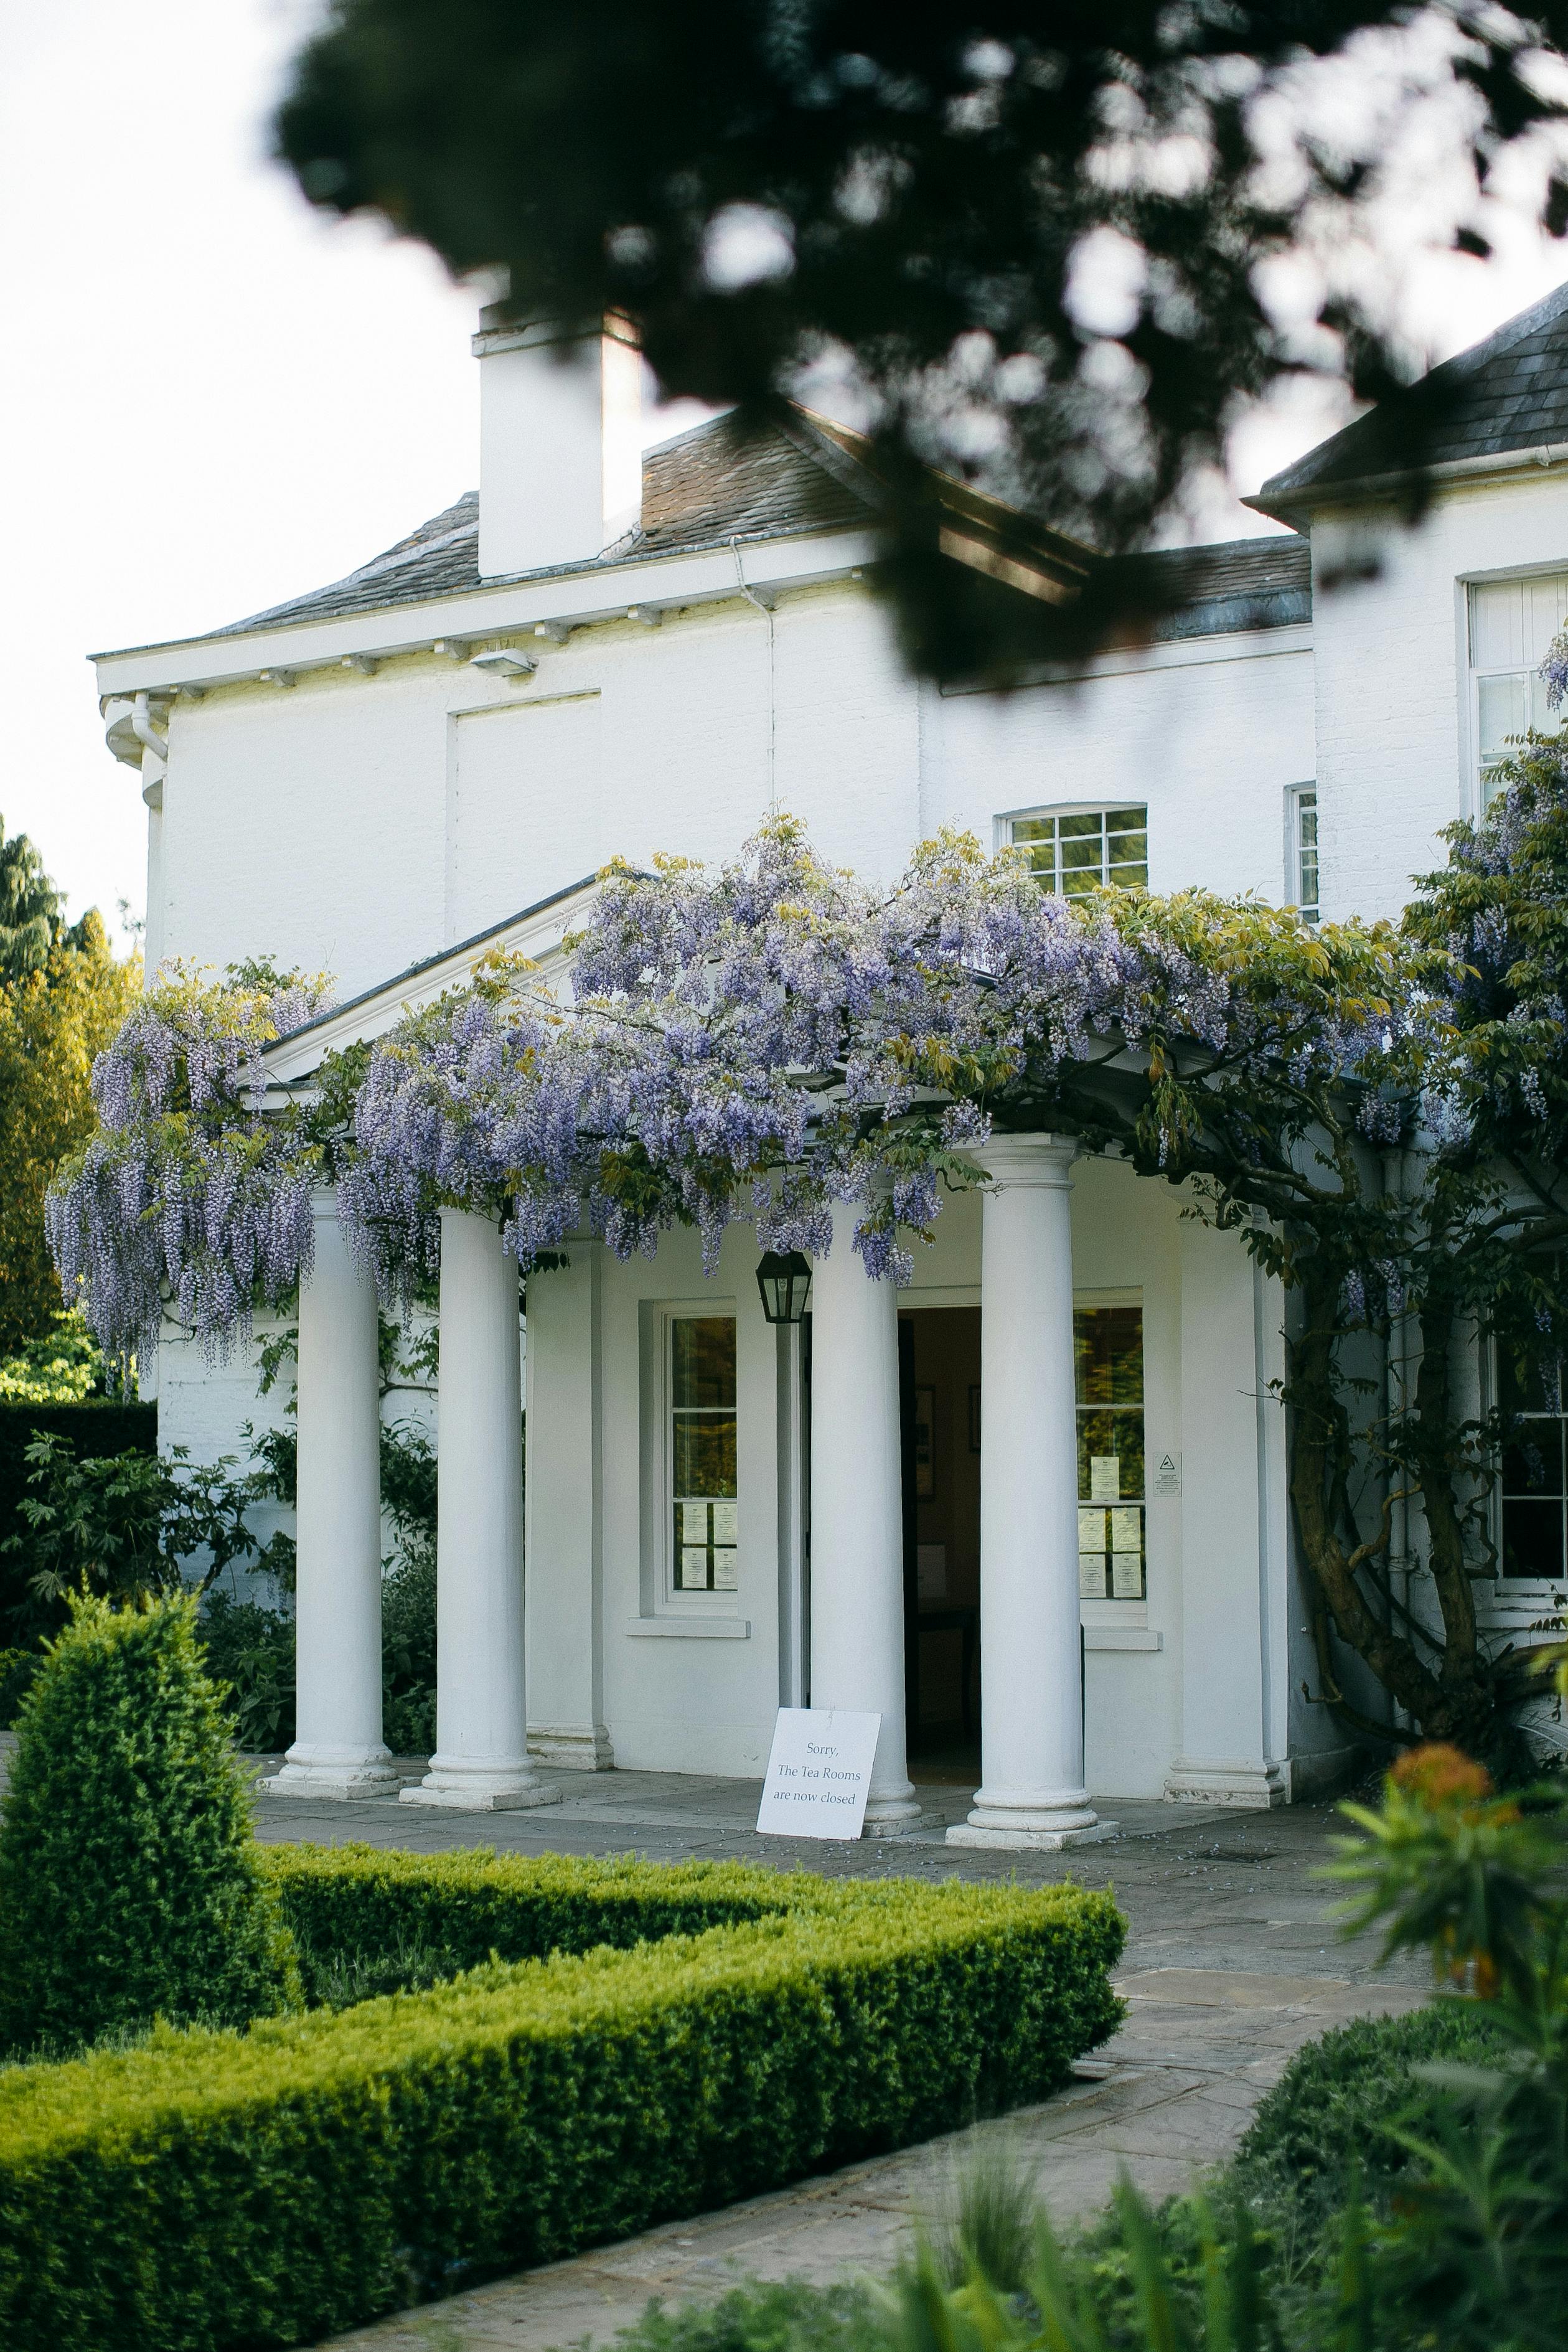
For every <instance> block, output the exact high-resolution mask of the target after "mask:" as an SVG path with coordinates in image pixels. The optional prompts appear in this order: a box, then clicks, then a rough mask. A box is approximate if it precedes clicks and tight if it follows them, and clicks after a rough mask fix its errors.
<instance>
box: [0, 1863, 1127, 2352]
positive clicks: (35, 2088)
mask: <svg viewBox="0 0 1568 2352" xmlns="http://www.w3.org/2000/svg"><path fill="white" fill-rule="evenodd" d="M269 1866H270V1867H271V1868H272V1869H273V1870H274V1871H275V1872H276V1874H277V1878H278V1880H279V1882H280V1884H281V1885H282V1887H283V1890H284V1899H285V1901H286V1903H287V1904H288V1906H289V1907H290V1908H291V1910H292V1911H293V1912H294V1915H295V1916H296V1917H297V1918H303V1916H304V1915H305V1911H306V1909H307V1907H309V1908H310V1910H311V1914H312V1916H313V1917H314V1918H315V1920H316V1921H317V1923H318V1930H319V1929H320V1923H322V1922H325V1921H329V1920H331V1921H336V1922H337V1923H338V1925H337V1927H336V1928H335V1929H334V1931H333V1932H334V1934H339V1935H340V1934H342V1933H343V1932H344V1930H345V1929H346V1928H348V1929H351V1930H352V1931H353V1939H354V1941H355V1942H357V1941H358V1937H359V1930H360V1927H361V1925H362V1923H363V1922H365V1921H366V1920H367V1919H369V1918H371V1917H372V1916H389V1915H388V1914H387V1913H385V1912H384V1911H382V1912H378V1911H377V1909H376V1906H382V1905H386V1904H388V1903H390V1902H392V1899H393V1896H394V1895H397V1896H400V1897H401V1901H400V1902H399V1903H398V1904H397V1906H396V1916H398V1919H399V1924H400V1927H402V1928H403V1929H405V1930H406V1928H407V1927H408V1926H409V1910H408V1908H407V1907H404V1906H412V1907H417V1906H420V1905H422V1904H423V1906H425V1908H426V1910H427V1912H428V1913H430V1914H431V1915H433V1916H434V1914H435V1913H437V1912H444V1914H445V1916H448V1918H453V1917H456V1918H458V1919H461V1920H464V1921H465V1922H466V1925H465V1927H464V1928H463V1932H464V1933H466V1934H470V1935H472V1936H475V1937H477V1936H478V1935H480V1934H481V1933H482V1932H484V1929H483V1928H482V1927H481V1925H480V1922H481V1920H484V1919H488V1920H489V1921H490V1922H491V1923H492V1924H493V1925H498V1926H499V1927H500V1929H501V1941H516V1940H517V1939H531V1940H532V1942H533V1944H534V1945H535V1946H536V1948H537V1946H538V1943H539V1942H540V1940H541V1939H542V1938H544V1937H547V1936H549V1937H555V1938H556V1941H557V1943H558V1946H559V1947H561V1948H558V1949H556V1950H555V1951H554V1952H553V1954H552V1956H551V1957H549V1958H522V1959H517V1960H513V1961H510V1962H507V1961H495V1962H490V1963H487V1964H486V1966H484V1967H482V1968H480V1969H476V1970H475V1971H474V1972H472V1973H471V1974H469V1975H466V1976H465V1977H463V1978H460V1979H457V1980H456V1981H455V1982H453V1983H450V1984H444V1985H441V1986H437V1987H436V1988H435V1989H434V1990H432V1991H429V1992H423V1993H402V1994H395V1995H392V1997H390V1998H388V1999H384V2000H373V2001H367V2002H364V2003H362V2004H361V2006H359V2007H358V2008H354V2009H350V2010H346V2011H341V2012H340V2013H337V2014H333V2013H329V2012H324V2011H316V2012H314V2013H312V2014H310V2015H308V2016H303V2017H298V2016H297V2017H293V2018H287V2019H271V2020H267V2021H262V2022H260V2023H258V2024H256V2025H255V2026H253V2027H252V2028H251V2029H250V2031H249V2032H248V2033H245V2034H238V2033H226V2034H225V2033H213V2032H183V2033H174V2032H162V2031H161V2032H159V2033H158V2034H156V2035H155V2036H154V2038H153V2040H152V2042H151V2043H150V2044H148V2045H147V2046H145V2047H142V2048H139V2049H136V2050H132V2051H129V2052H123V2053H116V2052H107V2051H106V2052H99V2053H93V2054H90V2055H89V2056H88V2057H86V2058H83V2059H80V2060H78V2061H75V2062H73V2063H68V2064H62V2065H46V2066H28V2067H18V2068H16V2069H14V2070H12V2071H10V2072H8V2073H5V2074H0V2343H4V2344H5V2347H7V2352H88V2347H92V2352H99V2347H106V2346H110V2345H112V2346H113V2347H116V2352H240V2347H262V2346H283V2345H292V2344H297V2343H299V2342H301V2341H310V2340H313V2339H314V2338H315V2337H317V2336H321V2335H325V2334H329V2333H330V2332H332V2331H333V2330H335V2329H340V2328H345V2327H349V2326H352V2325H354V2324H355V2323H357V2322H361V2321H363V2320H366V2319H369V2318H371V2317H373V2316H375V2315H377V2314H379V2313H382V2312H386V2311H390V2310H393V2309H396V2308H399V2307H401V2306H402V2305H407V2304H409V2303H411V2302H413V2301H417V2300H420V2299H422V2298H423V2296H425V2295H428V2294H431V2293H434V2292H439V2291H440V2290H441V2289H442V2288H443V2287H444V2286H450V2285H452V2284H457V2283H459V2281H460V2280H461V2279H463V2278H464V2277H465V2276H471V2275H472V2274H473V2273H475V2272H476V2271H484V2270H490V2271H494V2270H500V2269H507V2268H512V2267H516V2266H517V2265H519V2264H523V2263H539V2262H550V2261H555V2260H558V2259H559V2258H560V2257H561V2256H563V2255H566V2254H569V2253H571V2252H575V2251H577V2250H578V2249H580V2248H581V2247H584V2246H588V2245H592V2244H594V2243H601V2242H605V2241H607V2240H612V2239H615V2238H620V2237H624V2236H626V2235H627V2234H629V2233H630V2232H632V2231H637V2230H641V2229H645V2228H647V2227H648V2226H650V2225H651V2224H652V2223H653V2222H655V2221H662V2220H667V2219H672V2218H674V2217H676V2216H679V2215H682V2214H688V2213H695V2212H700V2211H703V2210H708V2209H710V2208H712V2207H715V2206H718V2205H723V2204H726V2203H729V2202H731V2201H733V2200H735V2199H737V2198H740V2197H746V2196H751V2195H755V2194H757V2193H758V2191H760V2190H762V2189H769V2188H773V2187H777V2186H779V2184H781V2183H782V2182H784V2181H787V2180H789V2179H794V2178H796V2177H798V2176H799V2175H800V2174H801V2173H804V2172H808V2171H811V2170H814V2169H820V2168H823V2167H828V2166H832V2165H837V2164H842V2163H846V2162H849V2161H851V2160H852V2159H854V2158H857V2157H861V2156H863V2155H866V2154H869V2153H872V2152H873V2151H875V2150H878V2149H882V2148H889V2147H900V2146H904V2145H906V2144H908V2143H909V2142H911V2141H915V2140H918V2139H923V2138H926V2137H930V2136H931V2135H932V2134H933V2133H936V2132H940V2131H946V2130H951V2129H954V2128H956V2127H958V2126H962V2125H964V2124H966V2123H967V2122H969V2121H970V2120H971V2119H972V2118H973V2116H976V2115H977V2114H985V2113H988V2112H996V2111H998V2110H999V2109H1002V2108H1005V2107H1009V2106H1015V2105H1021V2104H1023V2103H1025V2102H1027V2101H1030V2100H1033V2099H1039V2098H1041V2097H1043V2096H1044V2095H1046V2094H1047V2093H1049V2092H1050V2091H1051V2090H1052V2089H1054V2088H1055V2087H1056V2086H1057V2085H1058V2084H1060V2083H1061V2081H1062V2080H1063V2078H1064V2077H1065V2075H1066V2074H1067V2071H1068V2068H1069V2066H1070V2065H1071V2061H1072V2060H1073V2058H1074V2057H1076V2056H1078V2055H1079V2054H1080V2053H1082V2051H1084V2050H1087V2049H1090V2048H1092V2047H1093V2046H1094V2044H1095V2043H1097V2042H1102V2041H1103V2040H1104V2038H1105V2037H1106V2035H1107V2034H1109V2033H1110V2032H1113V2029H1114V2027H1115V2025H1116V2023H1117V2021H1118V2019H1119V2017H1120V2015H1121V2013H1122V2004H1121V2002H1120V2001H1119V2000H1117V1999H1116V1997H1115V1995H1114V1994H1113V1992H1112V1990H1111V1989H1110V1986H1109V1983H1108V1980H1107V1971H1108V1969H1110V1967H1111V1966H1112V1964H1113V1962H1114V1960H1115V1958H1116V1956H1117V1954H1118V1952H1119V1951H1120V1949H1121V1945H1122V1937H1123V1922H1122V1920H1121V1918H1120V1916H1119V1915H1118V1913H1117V1912H1116V1910H1115V1907H1114V1906H1113V1903H1112V1901H1111V1899H1110V1897H1109V1896H1108V1895H1095V1894H1089V1893H1085V1892H1083V1891H1082V1890H1080V1889H1077V1888H1073V1887H1071V1886H1067V1887H1051V1888H1045V1889H1041V1890H1026V1889H1023V1888H1019V1887H1012V1886H1004V1887H995V1886H992V1887H977V1886H971V1885H962V1884H960V1883H957V1882H951V1883H949V1884H947V1885H941V1886H928V1885H912V1884H910V1883H909V1882H908V1881H900V1880H893V1881H884V1882H882V1883H877V1884H871V1883H864V1882H861V1883H856V1882H853V1881H849V1882H841V1883H839V1884H837V1885H832V1884H827V1883H824V1882H822V1881H821V1880H813V1879H810V1878H805V1877H801V1876H797V1877H789V1878H785V1877H778V1876H775V1875H774V1874H771V1873H768V1872H766V1871H761V1870H754V1869H747V1868H745V1867H744V1866H741V1865H725V1864H718V1865H703V1864H687V1865H678V1866H676V1867H674V1868H661V1866H660V1865H657V1864H639V1863H629V1864H628V1863H618V1864H596V1863H582V1862H575V1861H570V1860H565V1859H549V1860H546V1861H538V1862H535V1861H528V1860H522V1859H520V1858H519V1859H517V1860H516V1861H513V1860H506V1861H497V1860H495V1859H493V1858H491V1857H488V1856H476V1855H453V1856H445V1855H442V1856H434V1857H430V1858H428V1859H426V1858H424V1857H422V1856H412V1855H381V1854H377V1855H374V1856H369V1855H367V1854H365V1853H364V1852H363V1850H361V1851H360V1852H358V1853H356V1852H353V1851H352V1850H350V1851H349V1852H347V1853H341V1852H340V1853H338V1854H336V1855H334V1854H331V1853H321V1852H319V1851H318V1852H316V1853H311V1852H310V1851H309V1850H304V1851H297V1852H296V1853H292V1854H291V1853H287V1852H286V1851H285V1852H280V1851H279V1850H277V1849H274V1850H273V1853H272V1854H271V1856H270V1857H269ZM596 1881H597V1882H598V1883H599V1885H601V1888H602V1900H601V1901H599V1902H597V1903H596V1902H595V1900H594V1895H593V1888H594V1885H595V1882H596ZM685 1908H689V1909H690V1910H691V1911H692V1912H693V1913H696V1914H700V1913H701V1912H702V1911H703V1910H704V1909H705V1908H707V1909H708V1910H710V1911H711V1910H713V1909H719V1910H723V1911H727V1912H728V1914H729V1918H728V1920H727V1923H725V1924H714V1925H704V1926H703V1927H702V1930H701V1932H699V1933H695V1934H689V1933H688V1934H672V1933H668V1932H664V1933H660V1934H659V1937H658V1940H655V1941H646V1942H641V1943H635V1944H632V1948H619V1949H618V1948H614V1946H613V1944H611V1943H608V1942H607V1935H606V1931H607V1930H608V1931H609V1934H610V1935H611V1936H613V1937H619V1938H624V1939H628V1940H629V1938H630V1936H631V1931H632V1927H633V1925H634V1922H635V1920H636V1919H637V1918H638V1917H639V1916H641V1918H642V1919H643V1921H645V1922H649V1923H656V1922H659V1921H662V1920H664V1919H665V1918H668V1917H670V1916H684V1911H685ZM737 1909H738V1910H742V1911H744V1910H747V1909H749V1910H750V1916H740V1917H737V1916H735V1915H736V1912H737ZM695 1924H697V1923H696V1921H695V1919H694V1925H695ZM655 1932H657V1930H655ZM573 1946H575V1948H570V1947H573ZM585 1947H587V1948H585ZM344 1948H348V1946H347V1944H345V1946H344Z"/></svg>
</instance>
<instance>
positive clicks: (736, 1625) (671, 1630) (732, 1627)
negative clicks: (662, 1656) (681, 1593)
mask: <svg viewBox="0 0 1568 2352" xmlns="http://www.w3.org/2000/svg"><path fill="white" fill-rule="evenodd" d="M624 1630H625V1631H626V1632H627V1633H635V1634H641V1635H643V1638H644V1639H645V1638H646V1637H647V1636H648V1635H649V1634H652V1635H653V1636H654V1637H655V1639H659V1638H662V1639H664V1641H674V1642H749V1641H750V1639H751V1620H750V1618H749V1617H718V1616H713V1615H709V1616H702V1617H699V1616H696V1615H693V1616H690V1617H628V1618H627V1620H626V1624H625V1629H624Z"/></svg>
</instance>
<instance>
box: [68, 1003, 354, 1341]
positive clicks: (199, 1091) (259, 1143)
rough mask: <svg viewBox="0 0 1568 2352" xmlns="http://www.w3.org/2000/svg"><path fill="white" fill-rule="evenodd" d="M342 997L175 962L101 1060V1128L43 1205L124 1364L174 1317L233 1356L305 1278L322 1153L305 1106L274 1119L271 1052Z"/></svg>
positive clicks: (71, 1285) (100, 1328) (101, 1331)
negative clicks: (242, 980)
mask: <svg viewBox="0 0 1568 2352" xmlns="http://www.w3.org/2000/svg"><path fill="white" fill-rule="evenodd" d="M329 1001H330V989H329V983H328V982H326V981H325V980H315V981H307V980H303V979H301V978H299V977H298V976H297V975H296V976H291V977H290V978H289V979H287V981H285V982H283V983H282V984H281V985H278V986H267V987H263V988H256V987H247V986H244V985H226V984H214V983H213V982H209V981H207V980H206V979H204V976H203V975H202V974H200V973H199V972H195V971H189V970H186V969H183V968H176V969H175V970H174V971H172V973H170V974H169V976H168V977H166V978H161V979H159V980H158V981H157V982H154V984H153V985H152V987H151V988H150V989H149V990H148V991H147V992H146V994H145V995H144V996H143V997H142V998H141V1001H140V1002H139V1003H138V1004H137V1005H136V1007H135V1009H134V1010H133V1011H132V1013H131V1014H130V1016H129V1017H128V1019H127V1020H126V1022H125V1023H124V1024H123V1026H122V1027H121V1029H120V1034H119V1035H118V1036H117V1037H116V1039H115V1041H114V1043H113V1045H110V1047H109V1048H108V1049H107V1050H106V1051H105V1052H104V1053H102V1054H100V1055H99V1057H98V1060H97V1062H96V1063H95V1064H94V1066H93V1074H92V1089H93V1099H94V1102H95V1104H96V1106H97V1109H98V1115H99V1127H98V1129H97V1131H96V1132H95V1133H94V1135H93V1136H92V1138H91V1139H90V1140H89V1142H88V1144H87V1145H86V1147H85V1149H84V1150H82V1151H80V1152H78V1154H77V1155H76V1156H75V1158H74V1159H72V1160H68V1161H67V1162H66V1164H65V1166H64V1167H63V1168H62V1169H61V1170H60V1171H59V1173H58V1175H57V1177H56V1179H55V1181H54V1183H53V1184H52V1185H51V1187H50V1189H49V1192H48V1196H47V1202H46V1204H45V1220H46V1227H47V1235H48V1242H49V1247H50V1250H51V1252H52V1253H53V1255H54V1260H55V1265H56V1267H57V1271H58V1274H59V1277H60V1284H61V1287H62V1289H63V1290H64V1293H65V1296H66V1298H67V1299H68V1301H75V1300H77V1299H78V1298H79V1299H80V1301H81V1304H82V1306H83V1307H84V1309H85V1311H86V1314H87V1317H88V1319H89V1322H90V1324H91V1326H92V1328H93V1330H94V1331H95V1332H96V1334H97V1336H98V1338H99V1341H100V1343H101V1344H102V1346H103V1347H104V1348H105V1349H107V1350H109V1351H110V1352H111V1353H113V1354H116V1355H119V1356H121V1357H127V1356H130V1355H131V1354H133V1353H134V1352H135V1351H136V1350H137V1349H143V1348H145V1347H147V1346H148V1345H150V1344H151V1343H152V1341H153V1340H155V1339H156V1338H157V1336H158V1332H159V1329H160V1327H161V1325H162V1320H163V1318H164V1317H165V1316H168V1317H170V1318H172V1319H173V1320H174V1321H175V1322H176V1323H178V1324H180V1325H182V1326H183V1328H185V1329H186V1330H188V1331H189V1332H191V1333H192V1334H193V1335H194V1336H195V1337H196V1338H197V1339H200V1340H201V1341H202V1343H203V1345H204V1347H205V1348H206V1349H208V1350H209V1352H213V1353H217V1354H223V1353H225V1352H226V1350H227V1349H229V1347H230V1346H231V1345H232V1344H233V1342H234V1340H235V1338H236V1337H243V1336H246V1335H248V1333H249V1330H250V1326H251V1318H252V1317H253V1315H254V1314H255V1312H256V1309H257V1308H258V1307H279V1306H281V1305H283V1304H284V1303H285V1302H286V1301H287V1297H288V1296H289V1294H290V1293H291V1292H292V1291H293V1289H294V1287H295V1286H296V1285H297V1284H298V1281H299V1279H300V1276H301V1275H302V1274H304V1273H306V1272H308V1268H309V1265H310V1258H311V1244H312V1227H311V1218H310V1191H311V1187H312V1184H313V1183H316V1182H319V1181H320V1177H321V1171H322V1158H323V1154H322V1146H321V1144H320V1142H319V1139H318V1138H317V1137H316V1136H315V1135H314V1134H313V1132H312V1130H311V1126H310V1122H309V1120H308V1118H307V1117H306V1116H304V1115H302V1114H301V1113H300V1112H299V1111H298V1109H295V1108H281V1109H271V1110H266V1111H264V1109H263V1108H262V1105H263V1102H264V1099H265V1090H266V1084H267V1080H266V1072H265V1069H264V1067H263V1064H262V1060H261V1055H262V1051H263V1048H264V1047H265V1046H267V1045H269V1044H270V1043H272V1042H273V1040H274V1039H276V1038H277V1037H278V1036H280V1035H282V1034H285V1033H286V1031H287V1029H290V1028H298V1026H299V1025H300V1024H302V1023H303V1022H305V1021H308V1020H310V1019H312V1018H313V1017H314V1016H315V1015H316V1013H319V1012H321V1011H323V1010H324V1009H325V1008H326V1005H327V1004H328V1003H329Z"/></svg>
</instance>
